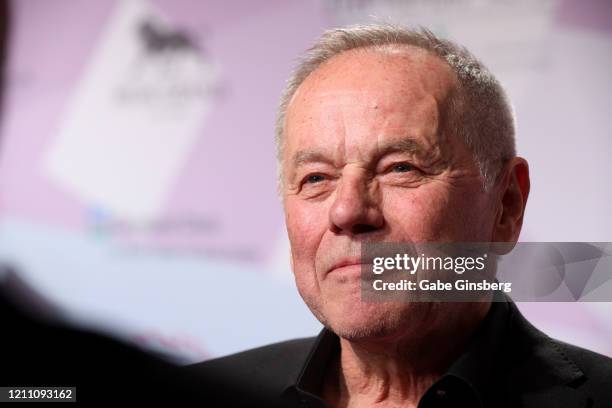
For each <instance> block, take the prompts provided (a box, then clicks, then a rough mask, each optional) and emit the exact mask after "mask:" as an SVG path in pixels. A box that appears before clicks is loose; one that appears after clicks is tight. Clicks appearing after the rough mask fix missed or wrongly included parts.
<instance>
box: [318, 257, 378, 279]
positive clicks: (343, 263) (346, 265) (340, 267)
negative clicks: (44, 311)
mask: <svg viewBox="0 0 612 408" xmlns="http://www.w3.org/2000/svg"><path fill="white" fill-rule="evenodd" d="M364 265H371V263H364V260H362V259H361V257H359V258H345V259H341V260H339V261H337V262H336V263H334V264H333V266H332V267H331V268H329V269H328V270H327V273H326V275H327V274H329V273H332V272H334V273H336V272H347V273H348V272H349V271H350V270H351V269H356V268H352V267H359V268H358V270H357V271H355V272H358V273H361V267H362V266H364Z"/></svg>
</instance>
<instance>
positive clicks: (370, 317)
mask: <svg viewBox="0 0 612 408" xmlns="http://www.w3.org/2000/svg"><path fill="white" fill-rule="evenodd" d="M455 86H456V79H455V77H454V75H453V73H452V71H451V70H450V68H449V67H448V66H447V65H446V64H445V63H444V62H442V61H440V60H439V59H437V58H436V57H434V56H431V55H429V54H428V53H426V52H425V51H423V50H420V49H416V48H413V47H405V48H404V49H402V50H398V51H396V52H387V53H382V52H376V51H371V50H356V51H349V52H345V53H342V54H340V55H338V56H336V57H334V58H333V59H332V60H330V61H328V62H327V63H326V64H324V65H323V66H321V67H319V68H318V69H317V70H316V71H315V72H313V73H312V74H311V75H310V76H309V77H308V78H307V79H306V80H305V81H304V82H303V83H302V85H301V86H300V87H299V89H298V91H297V92H296V94H295V96H294V97H293V99H292V101H291V103H290V106H289V108H288V111H287V116H286V123H285V145H284V150H283V182H284V189H283V197H284V207H285V218H286V225H287V230H288V234H289V240H290V243H291V257H292V266H293V272H294V274H295V279H296V283H297V287H298V290H299V292H300V294H301V296H302V297H303V298H304V300H305V302H306V303H307V305H308V306H309V307H310V309H311V310H312V311H313V313H314V314H315V315H316V316H317V318H319V320H321V321H322V322H323V323H324V324H325V325H326V326H328V327H330V328H331V329H332V330H333V331H335V332H336V333H338V334H339V335H341V336H343V337H347V338H350V337H363V336H372V335H376V336H381V335H384V336H391V335H400V334H401V333H400V331H405V330H411V327H412V329H414V330H417V328H418V327H419V326H421V323H424V322H425V321H426V320H427V319H430V318H431V317H432V316H434V315H435V316H437V317H442V316H439V314H440V313H439V311H435V310H434V309H435V308H436V307H439V305H437V306H436V305H434V304H416V303H414V304H411V303H405V302H404V303H401V302H396V303H391V302H387V303H362V302H361V297H360V293H361V292H360V273H361V265H360V262H361V261H360V243H362V242H364V241H366V242H467V241H490V240H491V234H492V230H493V226H494V219H495V211H494V209H495V205H493V201H494V200H492V199H491V198H490V197H489V194H487V193H485V192H484V191H483V190H482V178H481V176H480V173H479V171H478V167H477V165H476V164H475V162H474V159H473V157H472V154H471V153H470V151H469V150H468V148H467V147H466V146H465V144H464V143H463V142H462V141H461V140H458V139H457V138H456V137H455V136H454V135H452V134H448V133H447V132H446V131H445V129H444V128H443V124H444V123H443V121H444V117H445V107H444V105H445V102H446V100H447V97H448V95H449V93H450V92H452V91H453V89H455ZM434 312H435V313H434ZM408 323H412V326H411V324H408Z"/></svg>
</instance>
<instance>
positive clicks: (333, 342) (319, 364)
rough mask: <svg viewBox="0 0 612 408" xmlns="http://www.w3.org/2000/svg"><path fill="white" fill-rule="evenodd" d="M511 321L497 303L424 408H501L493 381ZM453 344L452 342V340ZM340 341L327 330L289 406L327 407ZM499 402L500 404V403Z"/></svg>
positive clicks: (292, 389)
mask: <svg viewBox="0 0 612 408" xmlns="http://www.w3.org/2000/svg"><path fill="white" fill-rule="evenodd" d="M509 320H510V308H509V307H508V304H507V303H506V302H504V301H501V302H493V303H492V305H491V308H490V310H489V312H488V313H487V315H486V317H485V319H484V320H483V322H482V324H481V325H480V327H479V328H478V329H477V331H476V333H475V334H474V336H473V338H472V340H471V341H470V342H469V344H468V346H467V348H466V350H465V351H464V352H463V354H461V356H460V357H459V358H458V359H457V360H456V361H455V363H453V365H452V366H451V367H450V368H449V370H448V371H447V373H446V374H445V375H443V376H442V377H441V378H440V379H438V380H437V381H436V382H435V383H434V384H433V385H432V386H431V387H430V388H429V389H428V390H427V391H426V392H425V394H424V395H423V397H422V398H421V401H420V402H419V407H420V408H432V407H489V406H499V405H501V404H498V403H496V398H499V395H500V393H499V392H498V390H497V389H496V387H497V386H498V384H497V382H495V381H493V378H494V377H495V375H496V371H497V370H498V368H499V367H500V366H503V364H500V359H503V358H504V356H503V353H501V352H500V349H501V343H502V342H503V341H504V339H505V338H506V336H505V332H506V330H507V328H508V322H509ZM449 341H452V339H449ZM339 353H340V342H339V338H338V336H336V334H334V333H333V332H331V331H329V330H327V329H323V330H322V331H321V333H320V334H319V336H318V337H317V339H316V341H315V343H314V346H313V347H312V349H311V351H310V354H309V355H308V358H307V359H306V363H305V364H304V366H303V368H302V370H301V372H300V373H299V375H298V377H297V378H296V381H295V383H294V384H290V385H289V386H288V387H287V389H286V390H285V393H284V399H285V401H287V403H291V404H296V403H297V404H299V405H301V406H304V407H309V408H324V407H325V408H326V407H328V406H327V404H326V403H325V402H324V401H323V400H322V399H321V397H320V390H321V389H322V385H323V380H324V378H325V372H326V370H327V369H328V367H329V366H330V364H331V362H332V361H333V360H334V359H337V358H338V357H339ZM497 402H499V401H497Z"/></svg>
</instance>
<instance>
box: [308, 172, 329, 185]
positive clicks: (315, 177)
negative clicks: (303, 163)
mask: <svg viewBox="0 0 612 408" xmlns="http://www.w3.org/2000/svg"><path fill="white" fill-rule="evenodd" d="M323 180H325V176H323V175H321V174H311V175H310V176H308V177H306V180H305V182H306V183H309V184H315V183H319V182H321V181H323Z"/></svg>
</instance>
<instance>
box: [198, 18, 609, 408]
mask: <svg viewBox="0 0 612 408" xmlns="http://www.w3.org/2000/svg"><path fill="white" fill-rule="evenodd" d="M277 146H278V157H279V165H280V182H279V189H280V192H281V194H282V198H283V204H284V210H285V218H286V225H287V231H288V234H289V240H290V243H291V265H292V269H293V273H294V275H295V280H296V284H297V288H298V290H299V293H300V295H301V296H302V298H303V299H304V301H305V302H306V304H307V305H308V307H309V308H310V310H311V311H312V313H313V314H314V315H315V316H316V317H317V319H319V320H320V321H321V323H322V324H323V325H324V326H325V328H324V329H323V331H322V332H321V333H320V334H319V336H318V337H317V338H308V339H301V340H293V341H289V342H284V343H279V344H275V345H270V346H266V347H262V348H259V349H255V350H250V351H246V352H243V353H239V354H236V355H232V356H229V357H224V358H221V359H217V360H213V361H208V362H204V363H199V364H196V365H194V366H192V367H191V369H194V370H197V371H201V372H206V373H215V374H216V375H218V376H220V377H221V378H225V379H226V380H227V381H229V382H233V383H235V384H244V392H245V393H246V394H245V395H257V396H264V397H266V398H269V399H270V401H272V402H275V401H276V402H278V403H279V405H281V406H308V407H369V406H380V407H387V406H389V407H400V406H401V407H416V406H418V407H434V406H436V407H437V406H455V407H463V406H471V407H481V406H486V407H489V406H490V407H498V406H506V405H507V406H526V407H536V406H537V407H541V406H564V407H586V406H612V392H611V390H612V387H604V383H607V384H608V385H612V362H611V360H610V359H607V358H605V357H603V356H600V355H597V354H595V353H592V352H589V351H586V350H583V349H579V348H577V347H574V346H569V345H566V344H564V343H561V342H559V341H556V340H553V339H550V338H548V337H547V336H546V335H544V334H543V333H541V332H539V331H538V330H537V329H535V328H534V327H533V326H531V325H530V324H529V323H528V322H527V321H525V320H524V318H523V317H522V316H521V314H520V313H519V311H518V310H517V309H516V307H515V306H514V304H513V303H512V302H510V301H508V302H491V301H486V302H463V303H450V302H449V303H445V302H365V301H363V300H362V297H361V294H362V293H361V290H360V274H361V267H362V259H361V258H360V246H361V244H363V243H371V242H375V243H380V242H396V243H397V242H399V243H401V242H507V243H510V244H511V245H512V244H514V243H515V242H516V241H517V240H518V237H519V233H520V231H521V226H522V222H523V216H524V212H525V205H526V203H527V196H528V194H529V171H528V166H527V162H526V161H525V160H524V159H523V158H520V157H517V156H516V153H515V147H514V120H513V114H512V109H511V107H510V104H509V102H508V100H507V98H506V96H505V94H504V91H503V89H502V88H501V87H500V85H499V83H498V82H497V81H496V79H495V78H494V77H493V76H492V74H491V73H490V72H489V71H488V70H487V69H486V68H485V67H484V66H483V65H482V64H481V63H480V62H479V61H478V60H477V59H475V58H474V57H473V56H472V55H471V54H469V53H468V52H467V51H466V50H465V49H464V48H461V47H459V46H457V45H455V44H453V43H451V42H449V41H445V40H442V39H439V38H437V37H436V36H434V35H433V34H432V33H430V32H428V31H424V30H423V31H410V30H406V29H403V28H399V27H394V26H356V27H349V28H346V29H337V30H332V31H329V32H327V33H325V34H324V35H323V37H322V38H321V39H320V40H319V41H318V42H317V43H316V44H315V45H314V47H313V48H312V49H311V50H310V51H309V53H308V54H307V56H306V57H305V58H304V59H303V61H302V63H301V64H300V65H299V67H298V68H297V70H296V71H295V73H294V75H293V77H292V78H291V79H290V81H289V82H288V86H287V89H286V91H285V93H284V95H283V97H282V100H281V104H280V109H279V114H278V122H277Z"/></svg>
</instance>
